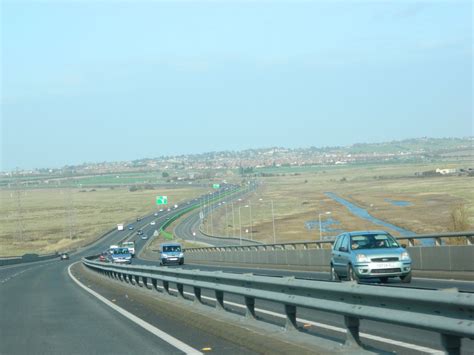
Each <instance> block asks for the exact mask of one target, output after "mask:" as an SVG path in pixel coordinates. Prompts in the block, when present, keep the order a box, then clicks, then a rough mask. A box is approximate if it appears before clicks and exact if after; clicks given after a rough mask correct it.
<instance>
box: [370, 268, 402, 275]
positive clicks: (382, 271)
mask: <svg viewBox="0 0 474 355" xmlns="http://www.w3.org/2000/svg"><path fill="white" fill-rule="evenodd" d="M371 272H372V273H373V274H391V273H394V272H401V270H400V268H393V269H373V270H371Z"/></svg>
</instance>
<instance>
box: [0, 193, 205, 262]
mask: <svg viewBox="0 0 474 355" xmlns="http://www.w3.org/2000/svg"><path fill="white" fill-rule="evenodd" d="M84 191H87V192H84ZM205 191H207V190H206V189H203V188H195V187H193V188H191V187H190V188H169V189H160V190H139V191H135V192H130V191H129V190H128V189H126V188H114V189H110V188H103V189H87V190H82V191H81V190H79V189H36V190H23V191H21V195H20V197H18V195H17V194H16V193H15V192H14V191H10V190H0V225H1V229H0V256H11V255H22V254H24V253H31V252H34V253H40V254H43V253H49V252H55V251H61V250H65V249H69V248H74V247H77V246H80V245H84V244H86V243H88V242H91V241H93V240H95V239H97V238H98V237H99V236H100V235H101V234H103V233H104V232H106V231H108V230H110V229H112V228H114V226H116V224H117V223H121V222H123V223H126V222H127V221H129V222H130V221H134V220H135V219H136V217H138V216H142V215H144V214H147V213H150V212H151V211H153V209H155V208H156V205H155V196H156V195H167V196H168V203H169V204H174V203H179V202H180V201H183V200H186V199H189V198H194V197H196V196H198V195H200V194H202V193H204V192H205ZM20 216H21V217H22V218H21V221H20V219H19V218H20Z"/></svg>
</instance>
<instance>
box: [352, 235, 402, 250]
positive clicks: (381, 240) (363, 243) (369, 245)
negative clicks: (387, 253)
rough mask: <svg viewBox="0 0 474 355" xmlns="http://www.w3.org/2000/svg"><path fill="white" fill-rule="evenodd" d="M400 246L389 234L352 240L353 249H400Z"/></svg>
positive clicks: (365, 236) (356, 237) (360, 236)
mask: <svg viewBox="0 0 474 355" xmlns="http://www.w3.org/2000/svg"><path fill="white" fill-rule="evenodd" d="M399 247H400V245H399V244H398V243H397V241H396V240H395V239H394V238H393V237H392V236H391V235H389V234H367V235H357V236H353V237H352V238H351V249H353V250H354V249H381V248H399Z"/></svg>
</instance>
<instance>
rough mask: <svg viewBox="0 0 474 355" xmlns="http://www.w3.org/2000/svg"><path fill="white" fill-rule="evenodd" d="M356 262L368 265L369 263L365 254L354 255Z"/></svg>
mask: <svg viewBox="0 0 474 355" xmlns="http://www.w3.org/2000/svg"><path fill="white" fill-rule="evenodd" d="M356 261H357V262H358V263H368V262H370V259H369V258H368V257H367V255H365V254H357V255H356Z"/></svg>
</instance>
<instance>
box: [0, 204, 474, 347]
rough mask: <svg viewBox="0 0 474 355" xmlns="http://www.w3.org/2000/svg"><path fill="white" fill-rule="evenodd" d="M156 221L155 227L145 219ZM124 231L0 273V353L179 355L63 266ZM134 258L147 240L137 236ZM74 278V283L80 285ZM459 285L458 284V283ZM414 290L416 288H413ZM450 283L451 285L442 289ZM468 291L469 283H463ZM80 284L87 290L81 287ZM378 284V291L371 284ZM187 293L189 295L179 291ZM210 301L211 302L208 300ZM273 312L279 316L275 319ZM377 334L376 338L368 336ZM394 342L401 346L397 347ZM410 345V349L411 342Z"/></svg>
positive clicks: (187, 339) (321, 323) (422, 336)
mask: <svg viewBox="0 0 474 355" xmlns="http://www.w3.org/2000/svg"><path fill="white" fill-rule="evenodd" d="M195 203H199V200H197V201H193V202H192V203H191V204H189V205H188V204H184V205H182V206H180V207H179V208H178V209H176V210H172V211H170V212H168V211H163V212H160V214H159V216H158V217H154V216H153V215H151V216H148V217H146V218H144V219H143V220H142V221H140V222H137V223H135V230H134V231H133V233H132V236H135V235H136V230H137V229H138V228H141V229H142V230H144V232H145V233H147V235H150V236H151V234H153V231H154V230H155V229H159V228H160V226H161V224H162V223H164V222H165V221H166V218H167V217H168V216H171V214H174V213H176V212H178V211H180V210H181V209H182V208H186V207H189V206H190V205H192V204H195ZM151 220H156V221H157V223H156V225H155V226H150V224H149V222H150V221H151ZM127 233H128V231H124V232H119V231H114V232H112V233H110V234H109V235H108V236H107V237H105V238H103V239H102V240H100V241H99V242H98V243H96V244H95V245H93V246H91V247H89V248H87V249H84V250H83V251H81V252H80V253H77V254H76V255H73V256H72V257H71V260H70V261H69V262H67V261H62V262H61V261H57V260H55V261H54V260H53V261H45V262H39V263H35V264H34V265H33V264H21V265H17V266H7V267H2V268H0V307H2V308H1V309H2V317H1V320H0V333H1V341H0V354H27V353H28V354H35V353H44V354H64V353H68V354H69V353H70V354H74V353H77V354H83V353H99V352H100V353H105V354H107V353H116V354H125V353H128V354H130V353H137V352H138V351H137V350H139V352H140V353H144V354H146V353H182V352H183V351H182V350H178V349H177V348H176V347H174V346H173V345H170V343H169V342H167V341H164V340H162V339H161V338H159V337H157V336H150V333H149V332H148V331H145V330H144V329H143V328H141V327H140V326H138V325H136V324H135V323H132V322H131V321H128V320H127V319H126V318H124V316H123V315H120V314H119V313H117V312H115V311H114V310H112V309H111V308H110V307H105V306H104V304H103V303H101V302H98V301H97V298H95V297H94V296H92V295H90V294H89V293H88V292H86V291H85V290H82V289H81V288H79V287H78V286H77V285H76V284H75V283H74V282H72V281H71V278H70V277H69V275H68V270H67V269H68V266H69V265H70V264H71V263H72V262H74V261H77V260H80V258H81V257H83V256H87V255H93V254H97V253H99V252H101V251H103V250H105V249H107V248H108V247H109V246H110V245H111V244H115V243H118V242H119V241H121V240H123V239H124V237H125V236H126V235H127ZM136 242H137V254H138V253H139V252H140V249H141V248H142V247H143V245H144V244H145V242H146V241H144V240H141V239H137V240H136ZM134 264H147V265H150V264H152V265H156V262H154V261H146V260H139V259H134ZM183 267H184V268H199V269H202V270H204V269H206V270H223V271H230V272H249V271H254V272H255V273H259V274H269V275H278V276H282V275H295V276H297V277H300V276H303V277H305V275H306V276H308V275H310V276H311V277H313V278H314V277H315V276H316V277H317V278H319V277H323V278H326V275H327V274H325V275H323V274H316V273H307V272H306V273H305V272H295V271H283V270H268V269H267V270H262V269H258V270H249V269H248V268H235V267H224V268H223V267H217V266H212V265H207V266H204V265H199V266H198V265H187V264H185V265H183ZM79 281H80V280H79ZM414 281H415V282H416V283H418V282H422V283H423V285H424V286H423V287H433V288H445V287H457V286H452V285H454V284H455V285H459V283H454V284H453V283H450V282H451V281H448V280H425V281H420V280H418V279H414ZM464 284H465V283H461V285H464ZM414 285H418V284H414ZM449 285H451V286H449ZM466 285H468V287H469V288H470V289H471V290H472V283H466ZM86 286H87V285H86ZM374 287H378V286H374ZM185 291H187V292H189V291H190V290H187V289H185ZM203 296H205V297H209V298H212V294H211V293H210V292H205V290H203ZM226 301H227V302H232V303H228V307H230V308H233V309H234V310H235V311H236V312H240V313H242V312H243V311H242V304H243V300H242V299H240V298H239V297H237V296H235V297H234V296H227V295H226ZM209 302H211V303H212V301H209ZM256 307H257V308H258V309H260V310H261V311H259V312H258V313H257V314H258V315H259V316H260V317H263V318H265V319H268V320H269V321H271V322H273V323H277V324H283V323H282V319H281V318H280V316H278V315H279V314H282V309H281V306H279V305H276V304H272V303H271V302H260V301H258V300H257V304H256ZM277 314H278V315H277ZM298 317H301V318H304V321H303V323H305V327H307V326H308V325H309V328H308V330H309V331H310V332H313V331H316V332H317V333H318V334H323V335H325V336H327V337H330V338H332V337H334V338H342V333H341V328H342V319H339V318H340V317H339V316H335V315H331V314H325V313H324V312H315V311H312V310H300V311H299V314H298ZM168 321H169V322H174V323H173V324H171V325H169V327H168V328H170V329H175V330H176V332H173V334H172V335H173V336H175V337H177V338H179V339H178V340H179V341H182V342H184V344H185V345H186V344H187V345H188V346H192V347H193V348H195V349H196V350H197V351H200V349H202V348H201V347H206V346H207V345H209V344H213V352H217V353H222V352H226V353H239V354H240V353H242V354H244V353H248V352H247V351H246V349H244V348H241V347H239V346H238V345H235V344H233V343H229V342H226V341H224V340H222V339H220V338H216V337H213V336H211V335H209V334H207V333H203V332H201V333H199V330H197V329H188V328H186V327H183V326H182V325H181V324H179V323H177V322H176V321H173V320H172V319H169V320H168ZM361 331H362V332H363V333H369V334H371V339H367V338H366V337H364V336H362V338H363V341H364V343H368V344H374V345H375V346H377V347H382V348H384V349H386V350H392V351H393V350H396V351H397V352H399V353H402V354H412V353H432V352H436V351H438V350H439V349H441V347H440V345H439V343H440V340H439V336H438V335H437V334H433V333H430V332H425V331H419V330H414V329H408V328H404V327H398V326H391V325H386V324H380V323H376V322H365V321H362V322H361ZM374 336H375V337H378V336H379V337H381V338H382V339H378V338H374ZM398 342H400V343H398ZM414 344H416V345H414ZM473 348H474V347H473V342H472V341H469V342H467V341H466V340H463V349H464V351H466V349H473Z"/></svg>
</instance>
